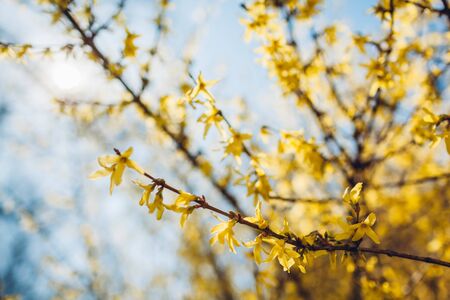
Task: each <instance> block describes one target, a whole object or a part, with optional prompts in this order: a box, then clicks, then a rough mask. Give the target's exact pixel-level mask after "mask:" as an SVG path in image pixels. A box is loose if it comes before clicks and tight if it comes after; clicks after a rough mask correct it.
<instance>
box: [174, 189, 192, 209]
mask: <svg viewBox="0 0 450 300" xmlns="http://www.w3.org/2000/svg"><path fill="white" fill-rule="evenodd" d="M197 198H198V197H197V196H195V195H192V194H189V193H186V192H185V191H180V194H179V195H178V197H177V199H175V205H176V206H178V207H181V206H187V205H189V204H190V203H191V202H192V201H194V200H197Z"/></svg>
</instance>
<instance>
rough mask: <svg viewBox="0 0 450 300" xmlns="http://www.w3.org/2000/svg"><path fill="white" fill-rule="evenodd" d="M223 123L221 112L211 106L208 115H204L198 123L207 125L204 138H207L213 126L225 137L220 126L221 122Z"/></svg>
mask: <svg viewBox="0 0 450 300" xmlns="http://www.w3.org/2000/svg"><path fill="white" fill-rule="evenodd" d="M222 121H223V117H222V115H221V114H220V111H219V110H218V109H217V108H216V107H215V106H211V109H210V110H209V112H207V113H203V114H202V115H201V116H200V117H199V118H198V120H197V122H200V123H204V124H205V130H204V131H203V138H206V135H207V134H208V131H209V129H210V128H211V125H213V124H214V125H215V126H216V128H217V130H219V132H220V133H221V134H222V135H223V130H222V127H221V126H220V122H222Z"/></svg>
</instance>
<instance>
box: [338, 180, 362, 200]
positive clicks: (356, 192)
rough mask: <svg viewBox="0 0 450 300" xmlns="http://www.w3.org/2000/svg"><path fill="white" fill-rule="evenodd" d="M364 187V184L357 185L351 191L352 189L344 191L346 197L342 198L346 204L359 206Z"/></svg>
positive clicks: (348, 188)
mask: <svg viewBox="0 0 450 300" xmlns="http://www.w3.org/2000/svg"><path fill="white" fill-rule="evenodd" d="M362 187H363V184H362V182H359V183H357V184H356V185H355V186H354V187H353V188H352V189H351V190H350V187H347V188H346V189H345V191H344V195H343V196H342V198H343V199H344V202H346V203H348V204H350V205H355V204H357V203H358V202H359V199H360V198H361V190H362Z"/></svg>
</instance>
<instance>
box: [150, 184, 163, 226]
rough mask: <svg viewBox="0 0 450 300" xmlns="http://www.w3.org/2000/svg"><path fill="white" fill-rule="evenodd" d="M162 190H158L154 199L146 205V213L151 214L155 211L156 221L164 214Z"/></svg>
mask: <svg viewBox="0 0 450 300" xmlns="http://www.w3.org/2000/svg"><path fill="white" fill-rule="evenodd" d="M162 193H163V189H162V188H160V189H159V190H158V191H157V192H156V195H155V199H154V200H153V202H150V203H149V204H148V211H149V213H151V214H152V213H153V212H154V211H155V210H157V213H156V219H157V220H161V218H162V215H163V213H164V203H163V194H162Z"/></svg>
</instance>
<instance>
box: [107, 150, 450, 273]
mask: <svg viewBox="0 0 450 300" xmlns="http://www.w3.org/2000/svg"><path fill="white" fill-rule="evenodd" d="M114 150H115V151H116V152H117V153H120V152H119V151H118V150H117V149H114ZM143 175H144V176H145V177H147V178H149V179H150V180H151V181H152V182H153V183H155V184H156V185H158V186H160V187H162V188H165V189H167V190H169V191H171V192H173V193H175V194H181V193H182V191H181V190H180V189H177V188H176V187H173V186H171V185H169V184H168V183H166V182H165V181H164V180H163V179H159V178H156V177H154V176H152V175H150V174H149V173H147V172H144V173H143ZM196 197H197V199H196V200H194V202H195V203H197V204H198V206H197V207H196V208H203V209H206V210H209V211H212V212H215V213H217V214H219V215H222V216H225V217H227V218H229V219H230V220H231V219H233V220H236V222H237V223H239V224H242V225H245V226H247V227H250V228H253V229H255V230H257V231H259V232H261V233H264V234H265V235H266V236H271V237H274V238H276V239H279V240H284V241H285V242H286V243H288V244H291V245H293V246H295V247H296V249H297V250H298V251H301V250H309V251H320V250H325V251H347V252H352V253H371V254H376V255H386V256H389V257H399V258H403V259H408V260H413V261H420V262H425V263H429V264H435V265H439V266H444V267H447V268H450V262H447V261H444V260H440V259H436V258H432V257H428V256H419V255H413V254H409V253H403V252H398V251H395V250H390V249H379V248H366V247H359V246H354V245H347V244H343V245H309V244H304V243H303V242H302V241H301V239H300V238H299V237H297V236H295V235H293V234H292V233H289V235H283V234H279V233H276V232H275V231H273V230H272V229H270V226H267V227H265V228H260V227H259V226H258V225H257V224H255V223H252V222H249V221H247V220H245V219H244V216H242V215H241V214H240V213H236V212H233V211H229V212H226V211H224V210H222V209H220V208H218V207H215V206H213V205H211V204H209V203H208V202H207V201H206V198H205V196H197V195H196Z"/></svg>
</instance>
